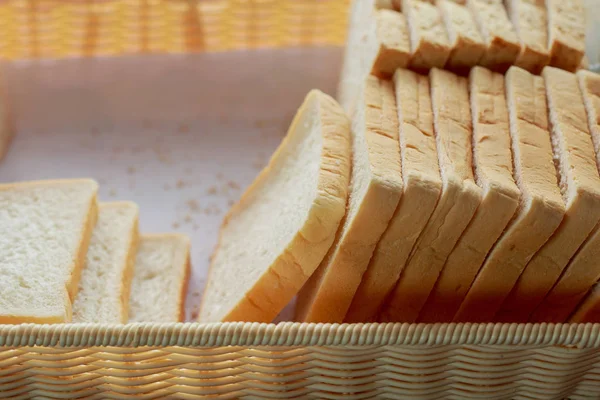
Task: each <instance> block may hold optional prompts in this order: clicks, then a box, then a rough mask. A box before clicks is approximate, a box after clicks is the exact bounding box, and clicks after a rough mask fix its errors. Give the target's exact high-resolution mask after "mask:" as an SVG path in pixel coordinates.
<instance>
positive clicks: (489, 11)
mask: <svg viewBox="0 0 600 400" xmlns="http://www.w3.org/2000/svg"><path fill="white" fill-rule="evenodd" d="M467 6H468V7H469V9H470V10H471V12H472V13H473V16H474V17H475V22H476V23H477V26H478V28H479V32H481V35H482V36H483V40H484V41H485V43H486V47H487V50H486V52H485V54H484V55H483V56H482V57H481V59H480V60H479V65H481V66H483V67H486V68H489V69H491V70H493V71H498V72H504V71H506V70H507V69H508V68H509V67H510V66H511V65H513V64H514V63H515V61H516V59H517V57H518V56H519V54H520V53H521V43H520V42H519V38H518V37H517V33H516V32H515V28H514V27H513V25H512V24H511V23H510V21H509V19H508V15H507V14H506V9H505V8H504V5H503V4H502V0H468V1H467Z"/></svg>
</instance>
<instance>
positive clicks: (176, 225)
mask: <svg viewBox="0 0 600 400" xmlns="http://www.w3.org/2000/svg"><path fill="white" fill-rule="evenodd" d="M172 226H173V229H179V226H180V225H179V222H173V225H172Z"/></svg>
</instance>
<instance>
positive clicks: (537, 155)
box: [454, 67, 565, 322]
mask: <svg viewBox="0 0 600 400" xmlns="http://www.w3.org/2000/svg"><path fill="white" fill-rule="evenodd" d="M505 79H506V99H507V104H508V110H509V118H510V119H509V121H510V135H511V138H512V141H511V146H512V153H513V163H514V175H515V181H516V182H517V185H518V187H519V189H520V190H521V200H520V204H519V209H518V210H517V213H516V215H515V218H514V219H513V220H512V222H511V223H510V224H509V225H508V227H507V229H506V230H505V231H504V233H503V235H502V236H501V237H500V239H499V240H498V242H497V243H496V245H495V246H494V248H493V249H492V251H491V252H490V254H489V255H488V256H487V259H486V261H485V262H484V264H483V266H482V267H481V270H480V271H479V274H478V275H477V277H476V278H475V281H474V282H473V284H472V285H471V288H470V289H469V291H468V293H467V296H466V297H465V300H464V301H463V303H462V304H461V306H460V308H459V310H458V312H457V313H456V315H455V316H454V321H460V322H490V321H492V320H493V319H494V316H495V314H496V312H497V311H498V310H499V309H500V306H501V305H502V303H503V302H504V300H505V299H506V296H508V294H509V293H510V291H511V290H512V288H513V286H514V284H515V283H516V281H517V279H518V278H519V276H520V275H521V272H522V271H523V269H524V268H525V266H526V265H527V263H528V262H529V260H531V258H532V257H533V255H534V254H535V253H536V252H537V251H538V250H539V249H540V247H542V245H543V244H544V243H545V242H546V241H547V240H548V239H549V238H550V236H551V235H552V234H553V233H554V231H555V230H556V228H558V226H559V224H560V222H561V220H562V218H563V216H564V214H565V204H564V202H563V200H562V197H561V194H560V190H559V188H558V181H557V178H556V169H555V168H554V162H553V157H552V144H551V142H550V133H549V131H548V111H547V107H546V92H545V86H544V79H543V78H542V77H539V76H534V75H532V74H530V73H529V72H527V71H525V70H523V69H521V68H518V67H511V68H510V69H509V70H508V73H507V74H506V77H505Z"/></svg>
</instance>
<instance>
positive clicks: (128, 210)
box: [73, 201, 139, 324]
mask: <svg viewBox="0 0 600 400" xmlns="http://www.w3.org/2000/svg"><path fill="white" fill-rule="evenodd" d="M138 215H139V208H138V206H137V205H136V204H135V203H131V202H124V201H123V202H112V203H100V205H99V207H98V222H97V223H96V226H95V228H94V231H93V233H92V238H91V240H90V245H89V248H88V251H87V256H86V262H85V267H84V268H83V271H82V273H81V279H80V281H79V292H78V293H77V296H75V301H74V302H73V322H97V323H107V324H124V323H126V322H127V320H128V315H129V294H130V290H131V279H132V277H133V268H134V264H135V257H136V252H137V246H138Z"/></svg>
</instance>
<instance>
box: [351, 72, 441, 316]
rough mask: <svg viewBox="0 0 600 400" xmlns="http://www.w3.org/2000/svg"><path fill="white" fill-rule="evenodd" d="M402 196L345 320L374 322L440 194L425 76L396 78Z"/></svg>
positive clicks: (403, 74)
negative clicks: (402, 183) (402, 184)
mask: <svg viewBox="0 0 600 400" xmlns="http://www.w3.org/2000/svg"><path fill="white" fill-rule="evenodd" d="M394 86H395V91H396V101H397V103H398V118H399V122H400V155H401V164H402V178H403V182H404V192H403V194H402V198H401V199H400V203H399V204H398V207H397V208H396V212H395V213H394V216H393V217H392V219H391V220H390V223H389V225H388V227H387V229H386V230H385V232H384V233H383V235H382V236H381V239H380V240H379V243H378V244H377V247H376V248H375V251H374V253H373V257H371V261H370V263H369V267H368V268H367V271H366V272H365V274H364V275H363V278H362V281H361V283H360V285H359V287H358V290H357V291H356V294H355V295H354V299H353V300H352V304H351V305H350V309H349V310H348V313H347V314H346V322H367V321H373V320H375V318H376V317H377V314H378V312H379V310H380V308H381V306H382V304H383V302H384V300H385V298H386V297H387V295H388V294H389V293H390V291H391V290H392V289H393V288H394V286H395V285H396V282H397V281H398V278H399V276H400V272H401V271H402V269H403V268H404V265H405V264H406V260H407V259H408V256H409V255H410V252H411V250H412V248H413V246H414V244H415V242H416V241H417V239H418V237H419V235H420V234H421V232H422V231H423V228H425V224H427V221H429V218H430V217H431V214H432V213H433V210H434V209H435V205H436V204H437V201H438V198H439V196H440V193H441V190H442V180H441V177H440V170H439V164H438V158H437V149H436V144H435V135H434V133H433V113H432V110H431V95H430V88H429V79H428V78H427V76H424V75H419V74H417V73H415V72H412V71H409V70H406V69H399V70H397V71H396V74H395V75H394Z"/></svg>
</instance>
